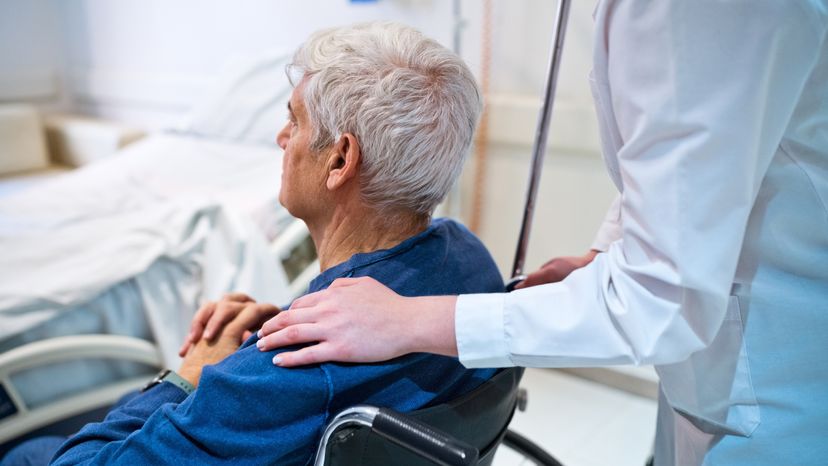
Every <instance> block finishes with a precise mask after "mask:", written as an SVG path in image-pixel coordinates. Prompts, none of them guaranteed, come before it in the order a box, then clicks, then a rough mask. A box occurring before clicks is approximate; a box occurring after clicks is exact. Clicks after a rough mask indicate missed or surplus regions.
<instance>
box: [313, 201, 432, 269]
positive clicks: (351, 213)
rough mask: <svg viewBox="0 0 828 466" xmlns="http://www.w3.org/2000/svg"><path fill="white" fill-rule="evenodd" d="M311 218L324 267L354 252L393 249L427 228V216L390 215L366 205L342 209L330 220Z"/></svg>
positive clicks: (338, 262) (317, 247) (318, 251)
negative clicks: (369, 209)
mask: <svg viewBox="0 0 828 466" xmlns="http://www.w3.org/2000/svg"><path fill="white" fill-rule="evenodd" d="M320 223H322V224H319V225H317V224H314V222H308V229H309V230H310V233H311V238H312V239H313V243H314V245H316V253H317V256H318V257H319V267H320V269H321V271H323V272H324V271H325V270H327V269H329V268H331V267H333V266H335V265H337V264H341V263H342V262H345V261H347V260H348V259H350V258H351V256H353V255H354V254H358V253H366V252H373V251H378V250H381V249H390V248H392V247H394V246H396V245H397V244H399V243H401V242H403V241H405V240H406V239H408V238H410V237H412V236H414V235H416V234H418V233H420V232H422V231H424V230H425V229H426V228H427V227H428V218H414V217H403V216H389V215H383V214H381V213H377V212H367V211H365V209H353V210H349V209H340V210H338V211H336V212H334V213H333V214H332V215H331V218H330V219H329V220H328V221H325V222H320Z"/></svg>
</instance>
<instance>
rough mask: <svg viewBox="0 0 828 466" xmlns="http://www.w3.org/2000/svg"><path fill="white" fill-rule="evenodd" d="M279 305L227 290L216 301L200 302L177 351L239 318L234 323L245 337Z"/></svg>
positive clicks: (181, 352)
mask: <svg viewBox="0 0 828 466" xmlns="http://www.w3.org/2000/svg"><path fill="white" fill-rule="evenodd" d="M279 311H280V309H279V308H278V307H276V306H274V305H272V304H266V303H257V302H256V301H255V300H254V299H253V298H251V297H250V296H247V295H246V294H244V293H228V294H226V295H224V297H223V298H222V299H221V300H219V301H211V302H208V303H206V304H204V305H203V306H201V308H200V309H199V310H198V311H197V312H196V313H195V315H194V316H193V321H192V323H191V324H190V333H189V334H188V335H187V337H186V338H185V340H184V344H183V345H181V348H180V349H179V350H178V355H179V356H181V357H184V356H185V355H186V354H187V351H188V350H189V349H190V347H191V346H192V345H193V344H195V343H197V342H198V341H199V340H201V339H202V338H203V339H204V340H207V341H208V342H209V341H213V340H214V339H215V338H216V337H217V336H218V335H219V334H220V333H221V332H222V330H223V329H224V327H225V326H226V325H228V324H229V323H230V322H232V321H234V320H235V319H236V318H237V317H238V318H239V320H238V321H237V322H236V325H237V326H238V327H240V328H244V329H245V332H244V333H243V334H240V335H239V338H241V342H243V341H244V340H246V339H247V337H249V336H250V335H251V334H252V333H251V332H250V331H251V330H257V329H259V328H260V327H261V325H262V324H263V323H264V322H265V321H266V320H267V319H269V318H271V317H273V316H274V315H276V314H278V313H279ZM241 342H239V344H241Z"/></svg>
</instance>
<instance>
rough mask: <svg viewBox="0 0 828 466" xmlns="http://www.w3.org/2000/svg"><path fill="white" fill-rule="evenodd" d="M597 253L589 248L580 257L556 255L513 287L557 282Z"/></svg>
mask: <svg viewBox="0 0 828 466" xmlns="http://www.w3.org/2000/svg"><path fill="white" fill-rule="evenodd" d="M597 254H598V251H596V250H591V251H589V252H588V253H586V254H584V255H583V256H580V257H556V258H554V259H552V260H550V261H549V262H547V263H545V264H543V265H542V266H541V268H540V269H538V270H536V271H534V272H532V273H530V274H529V276H527V277H526V279H525V280H523V281H522V282H520V283H518V284H517V286H515V289H516V290H517V289H520V288H528V287H530V286H535V285H543V284H544V283H555V282H559V281H561V280H563V279H564V278H566V277H568V276H569V274H570V273H572V272H573V271H575V270H576V269H580V268H581V267H584V266H586V265H587V264H589V263H590V262H592V259H595V256H596V255H597Z"/></svg>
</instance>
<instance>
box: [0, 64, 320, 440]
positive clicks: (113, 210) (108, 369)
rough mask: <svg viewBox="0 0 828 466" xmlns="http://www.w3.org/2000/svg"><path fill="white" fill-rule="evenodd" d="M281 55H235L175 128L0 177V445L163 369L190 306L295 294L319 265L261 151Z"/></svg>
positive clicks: (268, 151) (278, 115)
mask: <svg viewBox="0 0 828 466" xmlns="http://www.w3.org/2000/svg"><path fill="white" fill-rule="evenodd" d="M286 60H287V55H285V54H282V53H280V52H278V51H277V52H272V53H266V54H262V55H258V56H256V57H252V58H250V59H243V60H240V61H236V62H235V63H233V64H231V65H230V66H228V68H227V71H226V72H225V73H224V74H223V75H222V76H221V77H220V78H219V79H218V81H217V86H216V89H215V90H214V91H213V93H212V94H211V95H210V96H208V98H207V99H205V101H204V102H202V103H201V104H199V105H197V106H196V107H195V108H194V110H193V112H192V113H191V114H190V115H189V116H188V117H187V118H186V119H185V121H183V122H182V123H181V124H179V125H177V126H176V127H174V128H171V129H166V130H163V131H157V132H153V133H151V134H149V135H148V136H146V137H144V138H142V139H139V140H134V139H137V138H133V141H132V142H131V143H129V144H128V145H125V146H124V147H123V148H122V149H120V150H117V151H115V152H114V153H112V154H109V155H106V156H105V157H96V158H95V159H96V160H95V161H94V163H89V164H87V165H84V166H81V167H78V168H75V169H69V168H67V167H65V166H57V167H51V168H49V169H44V170H39V171H36V172H33V171H31V170H29V171H25V172H23V176H14V177H3V178H2V179H0V251H2V254H0V445H2V444H4V443H6V442H8V441H9V440H12V439H14V438H17V437H19V436H20V435H21V434H24V433H27V432H30V431H33V430H37V429H39V428H41V427H44V426H47V425H50V424H53V423H54V422H57V421H61V420H65V419H67V418H70V417H72V416H74V415H76V414H78V413H83V412H87V411H89V410H91V409H95V408H102V407H105V406H108V405H110V404H111V403H112V402H114V401H115V399H116V398H117V396H119V395H121V394H123V393H124V391H125V390H126V389H129V388H136V387H138V386H139V385H140V384H142V383H143V382H145V381H146V380H147V378H148V375H149V374H152V373H155V372H157V368H158V367H161V366H172V367H177V366H178V365H179V357H178V355H177V350H178V346H179V345H180V344H181V342H182V341H183V337H184V336H185V335H186V332H187V330H188V329H189V325H190V321H191V317H192V315H193V313H194V312H195V311H196V310H197V308H198V306H199V305H200V304H201V303H202V302H204V301H206V300H216V299H219V298H220V297H221V296H222V295H223V294H224V293H226V292H229V291H240V292H244V293H247V294H249V295H250V296H252V297H254V298H255V299H257V300H261V301H266V302H273V303H277V304H280V305H287V304H289V302H290V300H291V299H292V298H294V297H295V296H298V295H300V294H302V293H303V292H304V290H305V289H306V287H307V284H308V283H309V281H310V279H311V278H313V277H314V276H315V275H316V274H317V273H318V263H317V262H316V256H315V250H314V248H313V243H312V241H311V240H310V237H309V234H308V232H307V229H306V228H305V225H304V223H303V222H301V221H299V220H297V219H295V218H293V217H291V216H290V215H289V214H288V213H287V212H286V211H285V210H284V209H283V208H282V207H281V206H280V205H279V203H278V192H279V186H280V178H281V157H282V153H281V149H279V148H278V147H277V146H276V145H275V143H274V142H273V141H274V135H275V133H276V131H277V129H278V128H277V126H278V124H279V122H280V121H283V120H284V117H285V106H286V102H287V99H288V97H289V95H290V85H289V83H288V82H287V79H286V77H285V75H284V65H285V62H286ZM0 129H2V128H0ZM27 144H28V143H27ZM41 145H42V144H41ZM50 145H54V144H50Z"/></svg>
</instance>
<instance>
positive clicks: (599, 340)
mask: <svg viewBox="0 0 828 466" xmlns="http://www.w3.org/2000/svg"><path fill="white" fill-rule="evenodd" d="M595 22H596V31H595V34H596V36H595V50H594V67H593V71H592V74H591V76H590V83H591V85H592V88H593V93H594V98H595V103H596V106H597V109H598V117H599V120H600V125H601V130H602V144H603V152H604V157H605V160H606V165H607V168H608V170H609V173H610V176H611V177H612V179H613V181H614V182H615V185H616V186H617V188H618V191H619V197H618V199H617V201H616V203H615V204H614V206H613V208H612V209H611V211H610V213H609V214H608V216H607V221H606V222H605V224H604V227H603V228H602V230H601V232H600V233H599V238H600V239H601V241H600V242H599V243H601V244H598V245H596V249H599V250H601V251H602V252H601V253H599V254H597V255H595V257H594V258H591V257H585V258H583V259H581V260H578V261H574V262H573V263H572V264H571V265H570V266H569V268H570V269H575V270H574V271H573V272H572V273H571V274H569V275H568V276H566V278H565V279H563V280H562V281H559V282H555V283H545V284H541V285H538V286H531V287H524V288H523V289H520V290H517V291H515V292H513V293H511V294H488V295H466V296H459V297H456V296H444V297H425V298H407V297H402V296H399V295H397V294H395V293H393V292H392V291H390V290H388V289H387V288H385V287H384V286H382V285H380V284H379V283H378V282H376V281H374V280H372V279H369V278H359V279H341V280H338V281H336V282H334V284H333V285H332V286H331V287H330V288H329V289H328V290H326V291H322V292H319V293H316V294H312V295H308V296H306V297H304V298H300V299H299V300H297V301H296V302H295V303H294V304H293V306H292V307H291V311H290V312H285V313H282V314H280V315H278V316H276V317H275V318H273V319H272V320H271V321H269V322H268V323H267V324H265V326H264V327H263V329H262V331H261V333H262V334H263V335H264V337H263V340H262V341H263V342H264V344H263V349H265V350H266V349H270V348H273V347H277V346H284V345H290V344H295V343H301V342H305V343H307V342H316V343H315V344H313V345H311V346H306V347H304V348H303V349H299V350H297V351H294V352H290V353H282V354H281V355H280V358H279V359H277V360H276V361H274V362H275V363H276V364H279V365H282V366H294V365H302V364H309V363H315V362H320V361H326V360H338V361H351V362H365V361H378V360H384V359H389V358H393V357H396V356H399V355H402V354H406V353H409V352H433V353H438V354H445V355H457V356H459V358H460V360H461V361H462V362H463V364H465V365H466V366H468V367H500V366H515V365H518V366H532V367H564V366H599V365H601V366H603V365H609V364H654V365H655V366H656V370H657V371H658V374H659V376H660V379H661V385H660V400H659V416H658V426H657V438H656V464H660V465H671V464H680V465H700V464H711V465H712V464H727V465H735V464H750V465H763V464H774V465H777V464H825V461H826V458H828V441H826V438H828V209H827V208H826V206H828V40H827V39H826V34H827V32H826V31H828V1H826V0H811V1H807V0H789V1H785V2H780V1H776V0H731V1H724V0H695V1H680V0H675V1H670V0H663V1H658V2H652V1H647V0H624V1H620V0H617V1H613V0H608V1H602V2H600V4H599V5H598V7H597V10H596V12H595ZM590 259H591V260H590ZM584 264H586V265H584ZM565 272H566V271H565ZM561 275H562V276H563V275H566V273H563V274H561ZM544 277H548V278H551V277H550V276H549V275H548V270H547V271H542V272H540V273H538V274H536V275H535V276H533V277H532V280H533V282H543V281H549V280H548V278H547V279H544Z"/></svg>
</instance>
